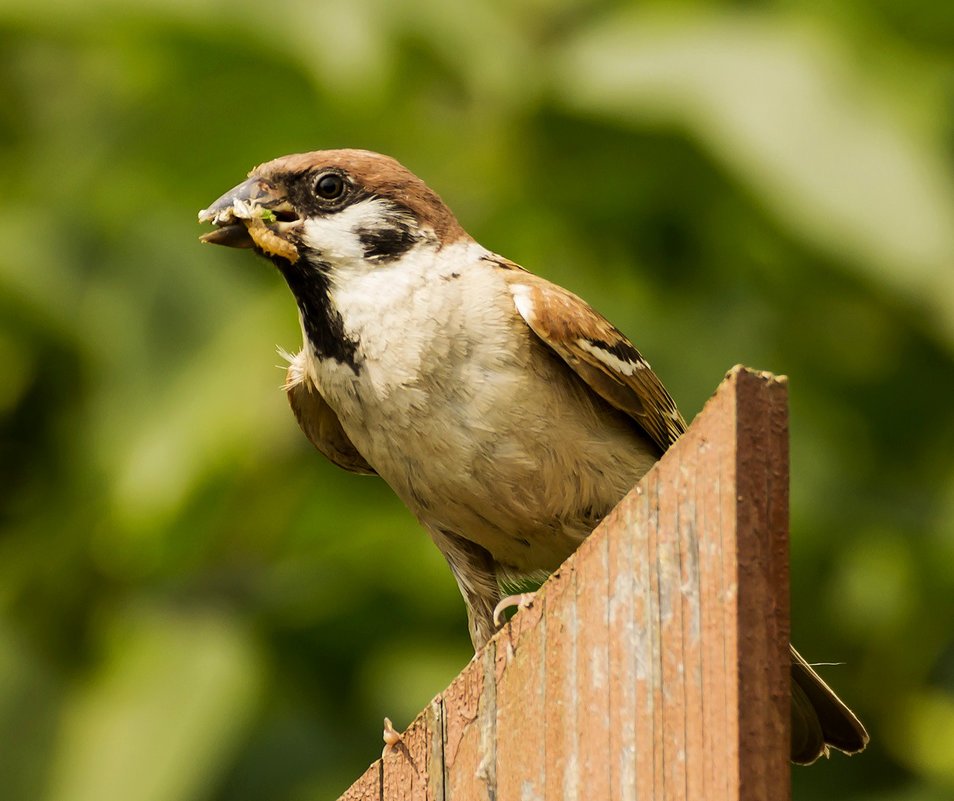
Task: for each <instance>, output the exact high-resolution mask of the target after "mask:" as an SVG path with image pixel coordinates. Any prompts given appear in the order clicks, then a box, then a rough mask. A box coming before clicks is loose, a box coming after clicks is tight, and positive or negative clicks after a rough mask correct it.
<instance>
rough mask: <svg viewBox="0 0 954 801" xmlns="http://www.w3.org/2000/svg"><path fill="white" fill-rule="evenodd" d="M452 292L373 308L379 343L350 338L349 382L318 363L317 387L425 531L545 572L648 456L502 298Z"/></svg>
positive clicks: (630, 428)
mask: <svg viewBox="0 0 954 801" xmlns="http://www.w3.org/2000/svg"><path fill="white" fill-rule="evenodd" d="M460 281H461V282H464V281H465V278H464V277H461V278H460ZM461 289H462V293H461V302H460V303H459V304H457V305H455V304H453V303H445V304H444V305H443V306H442V307H439V308H436V309H435V308H430V309H429V308H420V307H418V306H416V305H415V304H414V303H409V304H405V305H403V306H402V305H398V306H392V307H390V308H388V309H385V310H383V311H382V310H379V311H378V322H379V323H381V324H382V330H384V329H386V332H387V333H386V335H383V334H382V335H381V336H380V339H379V338H378V334H377V330H378V328H376V327H375V328H372V327H370V326H365V328H364V329H363V330H361V331H357V332H356V336H357V337H358V339H359V341H360V343H361V352H362V355H363V361H362V363H361V364H360V366H359V369H358V372H357V374H356V373H355V372H354V371H352V370H351V369H350V368H349V367H347V366H345V365H341V364H338V363H335V362H333V361H325V362H322V363H319V364H315V365H314V371H315V373H316V375H315V380H316V383H317V384H318V386H319V387H320V388H321V392H322V394H323V396H324V397H325V398H326V400H327V401H328V403H329V405H331V407H332V408H333V409H334V410H335V412H336V413H337V415H338V417H339V420H340V421H341V424H342V426H343V428H344V430H345V432H346V433H347V434H348V436H349V438H350V439H351V441H352V442H353V443H354V445H355V447H356V448H357V449H358V451H359V452H360V453H361V454H362V455H363V456H364V458H365V459H366V460H367V461H368V463H369V464H370V465H372V466H373V467H374V469H375V470H376V471H377V472H378V474H379V475H380V476H381V477H382V478H384V480H385V481H387V482H388V484H389V485H390V486H391V487H392V488H393V489H394V491H395V492H396V493H397V495H398V496H399V497H400V498H401V499H402V500H403V501H404V502H405V503H406V504H407V506H408V507H409V508H410V509H411V510H412V511H413V512H414V514H415V515H417V517H418V518H419V519H420V520H421V522H422V523H423V524H424V525H425V526H427V527H428V528H431V529H434V530H440V531H446V532H453V533H455V534H458V535H460V536H463V537H465V538H466V539H469V540H471V541H473V542H475V543H477V544H478V545H481V546H482V547H484V548H485V549H487V550H488V551H489V552H490V553H491V554H492V555H493V557H494V558H495V560H496V561H497V562H498V563H499V564H501V565H502V566H504V567H505V568H510V569H512V570H513V571H515V572H521V573H524V572H531V571H536V570H552V569H554V568H556V567H557V566H558V565H559V564H560V562H562V561H563V559H564V558H566V556H567V555H569V553H571V552H572V551H573V550H574V549H575V548H576V546H577V545H578V544H579V542H580V541H581V540H582V539H583V538H584V537H585V536H586V535H587V534H588V533H589V532H590V531H591V530H592V528H593V527H594V526H595V524H596V523H597V522H598V521H599V520H600V519H601V518H602V517H603V516H604V515H605V514H606V513H607V512H608V511H609V510H610V509H612V507H613V506H614V505H615V504H616V503H617V501H618V500H619V499H620V498H622V496H623V495H624V494H625V493H626V492H627V491H628V490H629V489H630V488H631V487H632V486H633V484H634V483H635V482H636V481H637V480H638V479H639V478H640V477H641V476H642V475H643V473H645V472H646V470H648V469H649V467H651V466H652V464H653V463H654V462H655V461H656V459H657V458H658V454H657V452H656V451H655V449H654V447H653V446H652V445H650V444H649V442H648V440H647V439H646V438H645V437H643V436H641V435H640V433H639V432H638V429H637V428H636V427H635V426H634V425H633V424H632V423H631V421H629V419H628V418H626V417H625V416H624V415H622V414H621V413H617V412H616V411H615V410H613V409H611V408H610V407H609V406H608V405H607V404H605V403H604V402H603V401H602V400H600V399H599V398H597V397H596V396H595V395H593V394H592V393H591V391H590V390H589V389H588V388H587V387H585V385H584V384H583V383H582V382H581V381H580V380H579V379H577V378H576V376H575V375H573V374H572V372H571V371H570V370H569V369H568V368H567V367H566V366H565V365H564V364H563V363H562V362H561V361H560V360H559V359H558V358H557V357H556V356H555V355H553V354H552V352H551V351H550V350H549V349H548V348H547V347H546V346H544V345H543V344H542V343H540V342H539V341H538V340H537V339H536V337H535V335H534V334H533V333H532V332H531V331H530V330H529V328H527V326H526V325H525V324H524V323H523V321H522V320H521V319H520V318H519V317H518V315H517V314H516V312H515V310H514V308H513V306H512V304H509V303H508V302H507V300H508V296H507V294H506V293H500V292H496V293H494V292H490V293H487V294H488V297H486V298H481V297H479V296H478V297H476V298H475V293H478V292H479V291H480V283H478V285H477V287H476V288H468V287H467V286H466V285H464V286H462V287H461ZM465 300H466V303H464V301H465ZM475 315H476V316H479V319H477V320H474V319H468V318H472V317H474V316H475ZM470 331H475V332H476V331H479V332H480V333H481V336H476V335H471V334H470ZM398 332H399V335H397V336H396V333H398ZM395 343H397V344H395ZM515 343H516V345H515ZM395 348H397V349H400V350H401V353H400V354H396V353H394V349H395ZM389 351H390V352H389ZM397 365H400V367H397Z"/></svg>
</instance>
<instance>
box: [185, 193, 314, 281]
mask: <svg viewBox="0 0 954 801" xmlns="http://www.w3.org/2000/svg"><path fill="white" fill-rule="evenodd" d="M199 222H202V223H212V224H213V225H215V226H217V227H216V229H215V230H214V231H210V232H209V233H207V234H203V235H202V236H201V237H199V239H200V240H201V241H202V242H208V243H210V244H213V245H225V246H226V247H232V248H251V247H255V246H258V247H259V248H260V249H261V250H263V251H264V252H265V253H266V254H268V255H270V256H280V257H281V258H284V259H287V260H289V261H291V262H295V261H297V260H298V250H297V248H296V247H295V246H294V245H293V244H292V243H291V242H289V241H288V240H287V239H286V238H285V235H286V234H287V233H288V231H289V230H290V229H291V228H293V227H296V226H297V225H298V224H299V223H300V220H299V218H298V215H297V214H296V213H295V210H294V208H293V207H292V205H291V204H290V203H289V202H288V199H287V198H286V197H285V194H284V192H283V191H282V190H281V189H280V188H279V187H277V186H276V185H275V184H273V183H272V182H271V181H268V180H266V179H265V178H259V177H257V176H252V177H251V178H249V179H248V180H247V181H244V182H243V183H240V184H239V185H238V186H236V187H234V188H232V189H230V190H229V191H228V192H226V193H225V194H224V195H222V197H220V198H219V199H218V200H216V201H215V202H214V203H213V204H212V205H211V206H209V207H208V208H207V209H202V211H200V212H199Z"/></svg>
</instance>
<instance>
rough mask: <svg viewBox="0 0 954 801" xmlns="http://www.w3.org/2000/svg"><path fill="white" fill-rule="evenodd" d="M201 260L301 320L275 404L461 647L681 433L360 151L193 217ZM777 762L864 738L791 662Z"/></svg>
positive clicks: (442, 217)
mask: <svg viewBox="0 0 954 801" xmlns="http://www.w3.org/2000/svg"><path fill="white" fill-rule="evenodd" d="M199 220H200V222H204V223H212V224H213V225H214V226H215V229H214V230H213V231H211V232H210V233H207V234H205V235H204V236H202V237H201V240H202V241H203V242H207V243H212V244H217V245H225V246H229V247H233V248H249V249H251V250H253V251H255V252H256V253H258V254H260V255H262V256H264V257H266V258H267V259H269V260H270V261H271V262H272V263H273V264H274V265H275V267H276V268H277V269H278V271H279V272H280V273H281V275H282V276H283V277H284V279H285V281H286V283H287V284H288V287H289V289H290V290H291V292H292V295H293V296H294V298H295V301H296V303H297V306H298V314H299V320H300V323H301V329H302V334H303V347H302V349H301V351H300V352H299V353H298V354H297V355H295V356H294V357H291V358H290V364H289V366H288V370H287V376H286V382H285V387H284V388H285V391H286V393H287V395H288V400H289V403H290V404H291V408H292V411H293V412H294V414H295V417H296V418H297V420H298V423H299V425H300V427H301V429H302V431H303V432H304V434H305V435H306V436H307V437H308V439H309V440H311V442H312V443H313V444H314V446H315V447H316V448H317V449H318V450H319V451H320V452H321V453H322V454H324V456H326V457H327V458H328V459H330V460H331V461H332V462H334V463H335V464H336V465H338V466H339V467H341V468H344V469H345V470H349V471H351V472H353V473H361V474H366V475H378V476H380V477H381V478H383V479H384V480H385V481H386V482H387V483H388V484H389V485H390V487H391V488H392V489H393V491H394V492H395V493H396V494H397V495H398V497H399V498H400V499H401V500H402V501H403V502H404V503H405V504H406V505H407V506H408V508H409V509H410V510H411V511H412V512H413V513H414V515H415V516H416V517H417V519H418V520H419V521H420V523H421V525H422V526H423V527H424V529H425V530H426V531H427V533H428V534H429V535H430V537H431V539H432V540H433V541H434V543H435V545H437V547H438V549H440V551H441V553H442V554H443V555H444V558H445V559H446V561H447V563H448V565H449V566H450V569H451V571H452V572H453V575H454V578H455V579H456V580H457V584H458V587H459V588H460V592H461V595H462V596H463V599H464V603H465V606H466V608H467V619H468V628H469V631H470V637H471V641H472V643H473V646H474V649H475V650H479V649H480V648H481V647H482V646H483V645H484V644H485V643H486V642H487V640H488V639H489V638H490V637H491V635H492V634H493V633H494V630H495V625H494V609H495V607H496V606H497V604H498V602H499V601H500V600H501V589H500V588H501V584H502V583H506V582H510V581H513V580H515V579H520V578H526V577H538V578H539V577H542V576H544V575H545V574H546V573H549V572H552V571H553V570H555V569H556V568H557V567H558V566H559V565H560V564H561V562H563V560H564V559H566V558H567V556H569V555H570V554H571V553H572V552H573V551H574V550H575V549H576V547H577V546H578V545H579V544H580V543H581V542H582V541H583V539H585V538H586V536H587V535H588V534H589V533H590V532H591V531H592V530H593V528H594V527H595V526H596V525H597V523H599V522H600V520H601V519H602V518H603V517H604V516H605V515H606V514H607V513H608V512H609V511H610V510H611V509H612V508H613V507H614V506H615V505H616V504H617V503H618V502H619V501H620V500H621V499H622V498H623V496H624V495H626V493H627V492H628V491H629V490H630V489H631V488H632V487H633V486H634V485H635V484H636V483H637V482H638V481H639V479H640V478H642V476H643V475H644V474H645V473H646V472H647V471H648V470H649V469H650V468H651V467H652V466H653V464H655V462H656V461H658V459H659V458H660V457H661V456H662V454H663V453H664V452H665V451H666V450H667V449H668V448H669V447H670V446H671V445H672V444H673V443H674V442H675V441H676V440H677V439H678V438H679V437H680V436H681V435H682V434H683V432H684V431H685V430H686V422H685V420H684V419H683V417H682V415H681V414H680V413H679V410H678V409H677V408H676V404H675V403H674V402H673V399H672V397H671V396H670V394H669V392H668V391H667V390H666V388H665V387H664V386H663V384H662V382H661V381H660V380H659V378H658V377H657V375H656V373H655V372H654V371H653V369H652V368H651V367H650V365H649V363H648V362H647V361H646V360H645V359H644V358H643V357H642V356H641V355H640V353H639V351H637V350H636V348H635V347H634V346H633V344H632V343H631V342H630V341H629V340H628V339H627V338H626V337H625V336H624V335H623V334H622V333H621V332H620V331H619V330H618V329H617V328H616V327H615V326H613V325H612V324H611V323H610V322H609V321H608V320H607V319H606V318H605V317H603V316H602V315H600V314H599V313H598V312H596V311H594V310H593V309H592V308H591V307H590V306H589V305H587V304H586V303H585V302H584V301H583V300H581V299H580V298H579V297H577V296H576V295H574V294H573V293H571V292H569V291H567V290H566V289H563V288H562V287H560V286H557V285H556V284H553V283H551V282H549V281H546V280H544V279H543V278H540V277H538V276H536V275H534V274H532V273H530V272H527V271H526V270H524V269H523V268H522V267H520V266H518V265H517V264H515V263H514V262H512V261H510V260H508V259H506V258H503V257H502V256H499V255H497V254H495V253H493V252H491V251H489V250H487V249H486V248H484V247H482V246H481V245H479V244H478V243H477V242H476V241H475V240H474V239H473V238H471V237H470V236H469V235H468V234H467V232H466V231H465V230H464V229H463V228H462V227H461V225H460V223H459V222H458V221H457V219H456V218H455V216H454V215H453V213H452V212H451V211H450V209H449V208H448V207H447V206H446V205H445V204H444V202H443V201H442V200H441V198H440V197H439V196H438V195H437V194H436V193H435V192H434V191H433V190H432V189H431V188H430V187H428V186H427V184H425V183H424V182H423V181H422V180H421V179H420V178H418V177H417V176H415V175H414V174H412V173H411V172H410V171H408V170H407V169H406V168H404V167H403V166H402V165H401V164H400V163H398V162H397V161H395V160H394V159H392V158H389V157H387V156H383V155H380V154H377V153H372V152H368V151H363V150H323V151H316V152H311V153H300V154H295V155H289V156H284V157H282V158H278V159H275V160H273V161H269V162H266V163H265V164H262V165H260V166H258V167H256V168H254V169H253V170H252V171H251V172H250V173H249V175H248V179H247V180H246V181H244V182H243V183H241V184H239V185H238V186H236V187H235V188H233V189H231V190H229V191H228V192H226V193H225V194H224V195H222V197H220V198H219V199H218V200H216V201H215V202H214V203H213V204H212V205H211V206H210V207H209V208H207V209H204V210H202V211H201V212H200V213H199ZM792 679H793V681H792V690H793V693H792V722H793V737H792V759H793V761H796V762H802V763H808V762H812V761H814V760H815V759H817V758H818V757H819V756H821V755H823V754H824V755H827V753H828V749H829V747H833V748H836V749H839V750H841V751H844V752H846V753H856V752H858V751H861V750H862V749H863V748H864V747H865V745H866V743H867V741H868V735H867V733H866V732H865V729H864V727H863V726H862V725H861V723H860V722H859V721H858V719H857V718H856V717H855V715H854V714H853V713H852V712H851V711H850V710H849V709H848V707H847V706H845V705H844V703H842V701H841V700H840V699H839V698H838V696H837V695H835V693H834V692H832V690H831V689H830V688H829V687H828V686H827V685H826V684H825V683H824V682H823V681H822V679H821V678H820V677H819V676H818V674H817V673H816V672H815V671H814V670H813V669H812V668H811V667H810V666H809V664H808V663H807V662H806V661H805V660H804V659H802V658H801V657H800V656H799V655H798V653H797V652H796V651H795V650H794V648H793V649H792Z"/></svg>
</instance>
